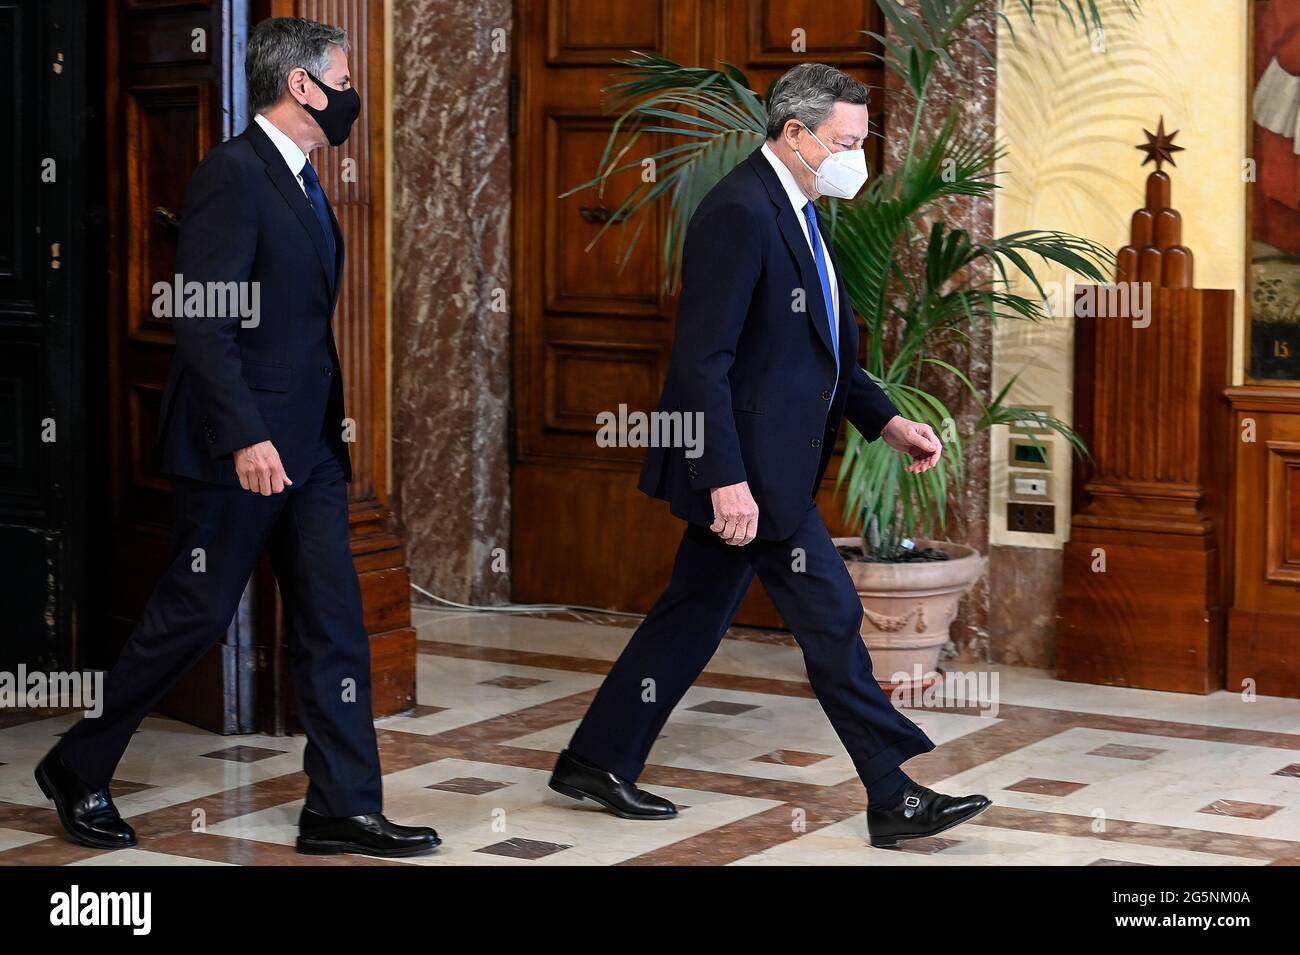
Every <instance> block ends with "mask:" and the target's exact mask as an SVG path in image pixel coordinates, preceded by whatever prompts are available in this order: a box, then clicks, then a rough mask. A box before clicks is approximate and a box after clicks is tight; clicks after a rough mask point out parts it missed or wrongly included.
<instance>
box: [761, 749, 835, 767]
mask: <svg viewBox="0 0 1300 955" xmlns="http://www.w3.org/2000/svg"><path fill="white" fill-rule="evenodd" d="M830 758H831V757H830V756H829V755H828V754H826V753H801V752H800V751H799V750H797V749H774V750H772V752H770V753H764V754H763V755H762V756H755V757H754V762H756V763H776V764H777V765H779V766H812V765H814V764H816V763H820V762H821V761H822V760H824V759H830Z"/></svg>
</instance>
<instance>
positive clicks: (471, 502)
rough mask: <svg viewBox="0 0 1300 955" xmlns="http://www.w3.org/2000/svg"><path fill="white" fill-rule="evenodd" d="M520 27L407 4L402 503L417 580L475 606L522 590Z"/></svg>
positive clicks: (400, 282)
mask: <svg viewBox="0 0 1300 955" xmlns="http://www.w3.org/2000/svg"><path fill="white" fill-rule="evenodd" d="M511 27H512V6H511V3H510V0H395V2H394V4H393V36H392V42H393V67H392V69H393V80H392V82H393V89H392V110H393V123H392V129H393V143H392V149H393V177H392V178H393V203H392V209H393V213H392V215H393V220H392V222H393V227H392V231H393V235H392V250H393V251H392V255H393V262H392V289H393V293H392V294H393V326H392V345H391V347H392V361H393V400H392V408H393V422H392V425H393V426H392V434H393V487H394V495H393V503H394V506H395V509H396V511H397V514H398V518H399V520H400V521H401V524H402V528H403V531H404V533H405V536H406V542H407V551H408V555H409V563H410V573H411V581H412V582H413V583H415V584H418V585H420V586H421V587H424V588H426V589H427V590H430V591H433V592H434V593H436V594H439V595H440V596H443V597H447V598H449V599H452V600H457V601H461V602H472V603H493V602H500V601H503V600H505V599H507V598H508V596H509V581H508V579H507V577H506V574H505V573H504V572H497V571H494V561H493V554H494V551H495V550H496V549H497V548H500V549H501V551H500V553H501V554H505V552H506V551H507V550H508V548H509V539H510V473H509V454H508V430H507V423H508V415H509V407H510V342H509V329H510V313H509V301H510V298H509V294H510V283H509V278H510V272H509V268H510V192H511V189H510V183H511V169H510V163H511V148H510V133H509V115H508V109H509V105H508V94H509V83H510V59H511V44H512V38H511V35H510V33H511ZM495 563H496V566H497V567H498V568H499V567H500V566H501V565H502V564H503V563H504V562H503V561H497V562H495Z"/></svg>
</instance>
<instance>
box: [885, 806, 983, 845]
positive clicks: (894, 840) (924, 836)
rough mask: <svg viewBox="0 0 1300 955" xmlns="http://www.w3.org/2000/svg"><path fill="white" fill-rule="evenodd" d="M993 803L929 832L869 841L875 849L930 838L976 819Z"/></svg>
mask: <svg viewBox="0 0 1300 955" xmlns="http://www.w3.org/2000/svg"><path fill="white" fill-rule="evenodd" d="M992 805H993V803H992V802H988V803H985V804H984V805H983V806H980V807H979V808H978V809H976V810H975V811H974V812H972V813H968V814H966V815H964V816H962V817H961V818H960V819H954V820H952V821H951V822H947V823H944V824H943V825H942V826H940V827H939V828H938V829H931V830H930V831H929V832H918V833H915V834H914V835H907V836H883V837H881V838H880V839H878V840H877V839H872V838H870V837H868V839H867V841H868V842H869V843H870V845H871V848H873V849H893V848H895V847H897V845H898V844H899V843H900V842H907V841H908V840H909V839H928V838H930V837H931V836H937V835H938V834H939V833H941V832H947V831H948V830H949V829H951V828H952V827H953V826H960V825H961V824H962V823H963V822H970V821H971V820H972V819H974V818H975V817H976V816H978V815H979V814H980V813H982V812H983V811H984V810H985V809H988V808H989V807H990V806H992Z"/></svg>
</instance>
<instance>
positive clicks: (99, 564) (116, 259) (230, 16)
mask: <svg viewBox="0 0 1300 955" xmlns="http://www.w3.org/2000/svg"><path fill="white" fill-rule="evenodd" d="M105 12H106V22H105V27H104V44H105V71H104V72H105V78H106V84H105V99H104V110H105V129H106V144H105V152H106V163H105V170H104V171H105V175H106V179H107V195H108V244H107V252H108V262H107V266H108V294H107V297H106V300H105V303H104V308H103V309H102V311H99V312H97V313H92V314H94V315H95V317H96V318H97V319H98V320H99V321H102V322H103V323H104V333H103V334H104V339H105V355H104V356H103V357H104V361H105V363H106V368H107V381H106V382H105V389H106V392H107V394H106V398H107V400H106V401H105V402H102V403H97V404H96V406H95V407H94V408H93V409H92V416H93V417H92V423H94V422H97V423H98V427H99V428H100V429H103V432H104V433H106V434H107V436H108V439H107V443H106V448H105V453H106V457H107V461H106V467H105V468H104V471H105V473H104V478H105V484H104V495H105V499H104V500H102V501H96V504H95V511H96V512H97V513H99V514H101V515H102V519H100V520H98V521H96V522H95V523H94V524H92V531H91V537H90V541H89V545H88V547H89V553H88V561H89V562H90V563H91V564H92V566H94V567H96V568H97V573H94V574H92V575H91V577H90V580H91V582H92V588H93V589H92V597H93V600H92V603H91V605H90V607H89V613H88V618H87V621H86V623H87V626H86V627H85V628H84V629H85V630H86V637H85V638H84V639H83V640H82V650H83V664H89V665H95V666H108V665H111V664H112V662H113V661H114V660H115V659H116V657H117V653H118V651H119V649H120V647H121V644H122V643H123V642H124V641H125V639H126V638H127V637H128V636H129V635H130V633H131V631H132V630H133V629H134V628H135V625H136V623H137V621H138V620H139V618H140V614H141V612H142V610H143V608H144V605H145V603H146V602H147V600H148V598H149V595H150V593H151V592H152V590H153V586H154V584H155V583H156V582H157V580H158V578H159V577H160V576H161V574H162V572H163V570H164V568H165V567H166V565H167V562H168V555H169V543H168V538H169V529H170V525H171V514H172V510H171V497H170V485H169V482H168V481H167V479H166V478H165V477H164V476H162V475H160V474H158V473H157V471H156V470H155V468H154V464H153V459H154V446H155V434H156V432H157V427H158V417H159V411H160V409H161V404H162V394H163V388H164V385H165V384H166V381H167V372H168V369H169V367H170V365H171V359H172V352H173V342H174V340H173V337H172V329H171V322H170V321H169V320H168V319H166V318H157V317H155V316H154V314H153V308H152V302H153V291H152V290H153V287H154V284H155V283H157V282H159V281H171V278H172V276H173V274H174V273H175V259H176V242H177V236H178V222H179V216H180V214H181V207H182V203H183V199H184V195H185V186H186V184H187V183H188V181H189V177H190V175H191V173H193V171H194V168H195V166H197V165H198V163H199V160H201V159H202V158H203V156H204V154H205V153H206V152H207V151H208V150H209V149H211V148H212V147H213V146H214V145H216V144H217V143H219V142H221V141H222V140H223V139H226V138H229V137H230V136H232V135H234V134H235V133H237V132H238V131H239V130H241V129H242V128H243V126H244V123H245V122H246V120H247V111H246V108H245V103H244V98H243V89H244V85H243V77H242V70H243V64H242V60H240V59H238V57H237V51H238V50H242V48H243V45H244V42H245V40H246V34H247V27H248V24H247V16H246V13H247V4H246V3H244V2H240V0H211V2H176V0H153V2H142V0H112V2H109V3H107V4H106V5H105ZM254 657H255V646H254V635H253V628H252V626H251V595H250V594H246V595H245V599H244V601H243V603H242V604H241V607H240V610H239V612H238V613H237V614H236V617H235V620H234V621H233V622H232V623H231V625H230V627H229V629H228V631H227V633H226V636H225V638H224V639H223V640H222V641H221V642H220V644H219V645H218V646H217V647H215V648H214V649H213V650H212V652H210V653H209V654H208V655H207V656H206V657H205V658H204V659H203V660H202V661H201V662H200V663H199V664H198V665H197V666H196V668H195V669H194V670H193V671H191V673H190V674H188V675H187V676H186V677H185V678H184V680H183V681H182V683H181V684H180V685H179V686H178V687H177V689H176V690H175V691H174V692H173V693H171V694H170V695H169V696H168V697H167V699H165V700H164V701H163V704H162V705H161V706H160V709H161V710H162V711H163V712H166V713H169V714H171V715H175V716H179V717H181V718H183V719H186V720H189V721H191V722H194V723H198V724H199V725H202V726H204V727H207V728H209V729H214V730H218V731H224V732H249V731H251V730H252V729H253V728H254V726H255V723H254V713H255V710H254V705H253V704H254V686H253V674H254V672H255V668H254Z"/></svg>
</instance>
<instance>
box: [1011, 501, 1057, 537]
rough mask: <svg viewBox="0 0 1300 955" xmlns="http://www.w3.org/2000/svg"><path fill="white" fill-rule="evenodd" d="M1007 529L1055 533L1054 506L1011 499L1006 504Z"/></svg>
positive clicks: (1025, 532) (1030, 532) (1026, 532)
mask: <svg viewBox="0 0 1300 955" xmlns="http://www.w3.org/2000/svg"><path fill="white" fill-rule="evenodd" d="M1007 530H1009V531H1019V532H1020V533H1022V534H1055V533H1056V508H1055V507H1054V506H1053V505H1051V504H1024V503H1021V502H1018V501H1012V502H1011V503H1010V504H1008V505H1007Z"/></svg>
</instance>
